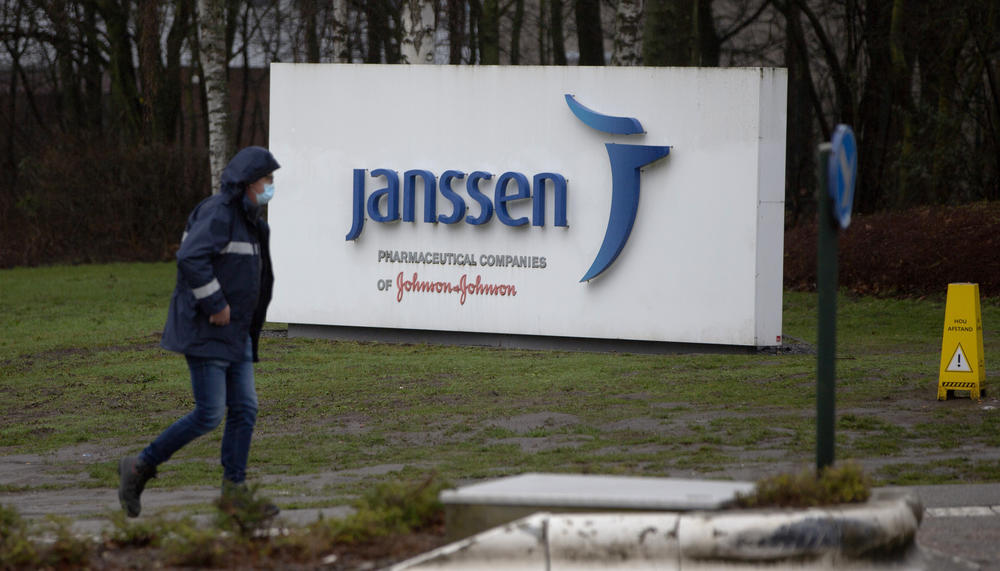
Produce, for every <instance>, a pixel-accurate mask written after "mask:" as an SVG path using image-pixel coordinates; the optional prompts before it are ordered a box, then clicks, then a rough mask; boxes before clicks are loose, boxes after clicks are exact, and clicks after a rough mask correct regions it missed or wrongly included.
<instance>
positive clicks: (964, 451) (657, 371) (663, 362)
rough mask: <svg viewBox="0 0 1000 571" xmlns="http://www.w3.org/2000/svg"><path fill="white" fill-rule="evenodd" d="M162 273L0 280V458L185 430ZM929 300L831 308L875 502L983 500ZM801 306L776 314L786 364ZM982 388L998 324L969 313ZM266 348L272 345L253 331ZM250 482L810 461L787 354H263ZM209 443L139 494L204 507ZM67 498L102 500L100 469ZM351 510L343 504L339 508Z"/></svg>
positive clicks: (842, 445)
mask: <svg viewBox="0 0 1000 571" xmlns="http://www.w3.org/2000/svg"><path fill="white" fill-rule="evenodd" d="M173 283H174V267H173V264H113V265H89V266H58V267H45V268H30V269H25V268H20V269H12V270H3V271H0V377H2V382H0V455H11V454H22V453H29V452H30V453H46V452H52V451H55V450H58V449H62V448H65V447H69V446H74V445H79V444H82V443H96V444H99V445H102V446H108V447H112V448H122V449H127V450H139V449H140V448H141V447H142V446H144V445H145V444H146V443H148V441H149V440H150V439H152V438H153V437H155V436H156V434H158V433H159V431H160V430H162V429H163V428H165V427H166V426H167V425H168V424H169V423H170V422H172V421H173V420H175V419H176V418H178V417H179V416H181V415H182V414H184V413H186V412H187V410H188V408H189V406H190V403H191V397H190V387H189V379H188V374H187V369H186V366H185V363H184V359H183V358H182V357H181V356H179V355H176V354H172V353H168V352H166V351H163V350H161V349H160V348H159V345H158V344H159V332H160V331H161V329H162V325H163V321H164V318H165V316H166V310H167V303H168V301H169V296H170V292H171V290H172V288H173ZM945 289H946V284H943V285H942V296H941V297H940V298H938V299H922V300H913V299H906V300H895V299H876V298H867V297H860V298H859V297H849V296H842V297H841V298H840V300H839V316H838V325H839V328H838V360H837V373H838V374H837V377H838V379H837V403H836V406H837V413H838V421H837V452H836V454H837V458H838V459H847V458H853V459H856V460H858V461H860V462H861V463H862V465H864V466H865V468H866V470H867V471H868V472H869V473H870V475H872V476H873V478H874V480H875V482H876V483H878V484H916V483H943V482H982V481H997V480H1000V451H997V446H998V445H1000V430H998V429H1000V410H998V409H994V408H992V407H993V406H997V407H998V408H1000V405H998V404H997V403H996V402H995V401H994V399H993V396H992V395H993V385H994V384H995V383H996V382H997V380H996V376H995V375H990V374H989V373H988V377H987V384H986V388H987V389H988V390H989V391H990V393H989V398H986V399H984V400H983V401H982V402H975V401H971V400H969V399H954V400H949V401H945V402H938V401H937V400H936V392H937V391H936V389H937V369H938V365H939V359H940V351H941V332H942V324H943V318H944V291H945ZM815 303H816V296H815V294H807V293H799V292H786V293H785V299H784V327H783V335H784V337H785V338H786V340H789V342H790V344H792V345H794V346H796V347H798V348H805V349H808V348H809V347H811V345H812V344H813V343H815V338H816V332H815V330H816V307H815ZM982 313H983V322H984V332H985V335H984V337H985V353H986V363H987V368H989V366H990V363H991V356H993V355H997V354H998V350H1000V335H998V333H1000V331H998V328H997V324H998V323H1000V305H998V303H997V300H993V299H984V300H983V302H982ZM268 328H270V329H282V326H281V325H280V324H269V325H268ZM261 355H262V361H261V363H259V364H258V368H257V388H258V394H259V397H260V404H261V413H260V417H259V420H258V426H257V428H258V431H257V434H256V436H255V441H254V448H253V451H252V458H251V469H252V471H251V477H254V476H255V475H260V474H309V473H316V472H320V471H324V470H331V469H337V470H344V469H351V468H365V467H370V466H377V465H386V464H393V465H400V466H406V468H404V469H403V471H404V472H407V471H412V472H426V471H436V472H437V473H438V474H440V475H441V477H443V478H445V479H447V480H450V481H462V480H468V479H474V478H484V477H494V476H500V475H506V474H514V473H521V472H527V471H546V472H582V473H615V474H630V475H649V476H683V477H690V476H692V475H701V476H704V477H712V478H731V477H738V478H741V479H746V478H748V477H753V478H756V477H761V476H765V475H769V474H772V473H773V472H774V471H776V470H781V469H788V468H793V469H798V468H801V467H803V466H808V465H811V464H812V463H813V462H814V458H815V422H814V418H815V367H816V357H815V355H814V354H811V353H809V352H808V351H790V352H779V353H777V354H775V353H774V352H761V353H753V354H726V355H720V354H691V355H638V354H623V353H586V352H564V351H527V350H513V349H494V348H468V347H462V348H459V347H443V346H431V345H419V344H417V345H414V344H410V345H393V344H383V343H353V342H335V341H327V340H313V339H287V338H283V337H278V336H274V337H267V338H265V339H263V340H262V349H261ZM219 438H221V430H217V431H215V432H213V433H212V434H210V435H208V436H206V437H204V438H203V439H201V440H199V441H196V442H194V443H192V444H191V445H190V446H189V447H188V448H185V449H184V450H182V451H181V452H180V453H178V455H177V456H175V458H174V459H173V460H172V461H171V462H170V463H168V464H167V465H164V467H163V468H164V470H165V471H166V472H165V473H169V474H170V477H169V478H163V479H161V481H160V485H163V486H184V485H191V484H209V485H214V484H215V483H216V482H217V480H218V477H219V469H218V467H217V466H216V465H215V463H214V458H215V457H217V451H218V444H219ZM89 470H90V476H91V479H90V480H89V484H88V485H92V486H104V487H113V486H115V485H116V482H117V476H116V473H115V467H114V464H113V463H112V462H104V463H97V464H94V465H93V466H91V467H90V468H89ZM353 492H356V490H346V489H345V490H344V493H353Z"/></svg>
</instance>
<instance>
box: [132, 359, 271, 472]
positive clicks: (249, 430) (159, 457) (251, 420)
mask: <svg viewBox="0 0 1000 571" xmlns="http://www.w3.org/2000/svg"><path fill="white" fill-rule="evenodd" d="M250 350H251V349H250V343H249V339H247V357H246V360H244V361H223V360H219V359H206V358H203V357H192V356H186V358H187V362H188V369H190V370H191V391H192V392H193V393H194V410H193V411H191V412H190V413H188V414H187V415H186V416H184V417H182V418H181V419H179V420H177V421H176V422H174V423H173V424H171V425H170V426H169V427H168V428H167V429H166V430H164V431H163V433H161V434H160V435H159V436H158V437H157V438H156V440H154V441H153V442H152V443H151V444H150V445H149V446H147V447H146V449H145V450H143V451H142V452H141V453H140V454H139V459H140V460H141V461H142V462H143V463H144V464H147V465H149V466H157V465H159V464H162V463H164V462H166V461H167V460H168V459H169V458H170V457H171V456H173V454H174V452H177V451H178V450H180V449H181V448H183V447H184V446H185V445H186V444H187V443H188V442H191V441H192V440H194V439H195V438H198V437H199V436H201V435H202V434H205V433H206V432H209V431H210V430H212V429H213V428H215V427H216V426H219V424H220V423H221V422H222V417H223V416H225V418H226V427H225V430H224V431H223V433H222V477H223V478H225V479H226V480H228V481H230V482H233V483H236V484H239V483H241V482H243V481H244V480H246V470H247V458H248V457H249V456H250V439H251V437H252V436H253V427H254V424H255V423H256V422H257V391H256V389H255V388H254V379H253V362H252V357H251V355H250Z"/></svg>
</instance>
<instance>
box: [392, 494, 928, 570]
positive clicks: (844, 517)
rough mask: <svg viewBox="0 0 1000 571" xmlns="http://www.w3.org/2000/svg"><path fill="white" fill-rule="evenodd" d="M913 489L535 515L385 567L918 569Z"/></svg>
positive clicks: (917, 513) (917, 504)
mask: <svg viewBox="0 0 1000 571" xmlns="http://www.w3.org/2000/svg"><path fill="white" fill-rule="evenodd" d="M922 514H923V506H922V504H921V503H920V501H919V500H918V499H917V498H916V497H915V496H912V495H907V494H900V493H888V494H882V495H881V496H879V497H876V498H874V499H872V500H871V501H869V502H867V503H865V504H858V505H844V506H836V507H830V508H810V509H801V510H790V509H789V510H719V511H711V512H709V511H700V512H658V513H653V512H651V513H599V514H552V513H537V514H534V515H532V516H529V517H526V518H523V519H520V520H517V521H515V522H512V523H509V524H507V525H503V526H500V527H496V528H493V529H491V530H488V531H485V532H482V533H480V534H478V535H475V536H472V537H469V538H467V539H464V540H462V541H458V542H455V543H452V544H449V545H446V546H443V547H441V548H439V549H436V550H434V551H431V552H428V553H425V554H423V555H420V556H418V557H415V558H413V559H410V560H408V561H404V562H402V563H399V564H397V565H396V566H394V567H392V568H391V569H392V570H393V571H404V570H405V571H415V570H426V569H464V570H476V569H483V570H486V569H489V570H490V571H502V570H504V569H539V570H546V571H548V570H553V571H554V570H557V569H587V568H589V569H661V570H684V571H688V570H692V569H699V570H707V569H751V568H760V567H767V568H768V569H870V568H873V567H878V568H892V569H914V570H916V569H922V568H923V567H922V565H921V562H920V561H919V560H918V559H919V558H918V557H917V556H916V549H915V542H914V539H915V538H916V534H917V529H918V528H919V526H920V520H921V517H922Z"/></svg>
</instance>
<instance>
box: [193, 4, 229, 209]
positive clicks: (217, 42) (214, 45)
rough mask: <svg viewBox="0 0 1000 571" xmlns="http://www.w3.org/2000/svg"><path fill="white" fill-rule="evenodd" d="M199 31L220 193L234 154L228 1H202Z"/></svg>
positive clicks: (212, 156)
mask: <svg viewBox="0 0 1000 571" xmlns="http://www.w3.org/2000/svg"><path fill="white" fill-rule="evenodd" d="M198 29H199V32H200V37H201V42H200V44H201V66H202V69H203V70H204V76H205V95H206V100H207V101H206V102H207V108H206V112H207V114H208V157H209V163H210V166H211V172H212V193H213V194H214V193H217V192H219V188H220V187H219V181H220V180H221V178H222V171H223V169H225V167H226V163H227V162H228V161H229V158H230V157H231V156H232V154H233V148H232V147H233V144H232V137H231V136H230V133H231V131H230V125H229V79H228V78H227V77H226V72H227V69H228V66H229V54H228V53H227V50H226V4H225V0H198Z"/></svg>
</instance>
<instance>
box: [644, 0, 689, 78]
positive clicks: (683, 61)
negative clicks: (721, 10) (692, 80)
mask: <svg viewBox="0 0 1000 571" xmlns="http://www.w3.org/2000/svg"><path fill="white" fill-rule="evenodd" d="M696 8H697V6H696V5H695V2H694V0H647V2H646V10H645V12H646V13H645V16H646V23H645V27H644V29H643V33H642V37H643V42H642V61H643V64H645V65H666V66H686V65H692V63H694V62H695V61H696V60H694V54H695V52H696V50H695V47H694V46H695V45H697V37H695V35H694V33H693V30H694V29H695V26H696V25H697V21H696V19H695V18H694V15H695V14H696V13H697V12H696Z"/></svg>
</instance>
